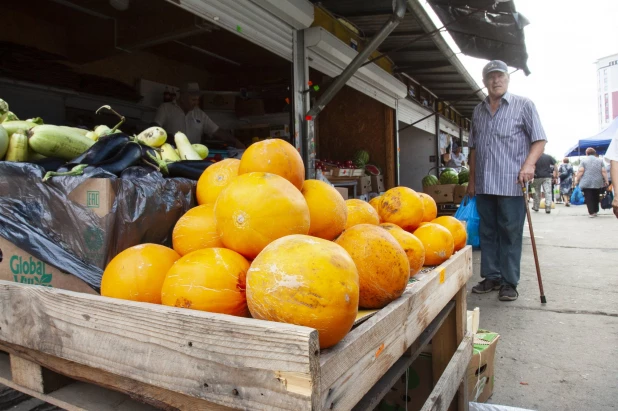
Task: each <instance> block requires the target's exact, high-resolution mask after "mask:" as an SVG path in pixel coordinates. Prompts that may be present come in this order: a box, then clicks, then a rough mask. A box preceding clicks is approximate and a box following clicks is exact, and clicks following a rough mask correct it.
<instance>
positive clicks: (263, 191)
mask: <svg viewBox="0 0 618 411" xmlns="http://www.w3.org/2000/svg"><path fill="white" fill-rule="evenodd" d="M215 221H216V224H217V232H218V233H219V234H220V235H221V241H222V242H223V244H224V245H225V247H227V248H229V249H231V250H234V251H236V252H238V253H240V254H242V255H243V256H245V257H247V258H249V259H253V258H255V257H256V256H257V255H258V254H259V253H260V251H262V250H263V249H264V247H266V246H267V245H268V244H270V243H271V242H273V241H274V240H276V239H278V238H281V237H285V236H286V235H290V234H307V233H308V232H309V226H310V214H309V207H308V206H307V202H306V201H305V198H304V197H303V195H302V194H301V192H300V191H298V190H297V189H296V187H294V186H293V185H292V183H290V182H289V181H287V180H286V179H284V178H283V177H279V176H278V175H275V174H270V173H248V174H242V175H239V176H238V177H236V178H235V179H234V180H233V181H232V182H231V183H230V184H229V185H228V186H227V187H226V188H225V189H224V190H223V191H222V192H221V194H219V198H218V199H217V202H216V204H215Z"/></svg>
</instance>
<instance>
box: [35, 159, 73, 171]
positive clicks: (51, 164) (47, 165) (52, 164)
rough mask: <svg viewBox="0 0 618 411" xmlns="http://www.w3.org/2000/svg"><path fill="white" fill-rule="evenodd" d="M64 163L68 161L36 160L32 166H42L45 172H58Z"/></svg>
mask: <svg viewBox="0 0 618 411" xmlns="http://www.w3.org/2000/svg"><path fill="white" fill-rule="evenodd" d="M64 163H66V160H63V159H61V158H54V157H47V158H42V159H40V160H36V161H33V162H32V164H36V165H37V166H41V167H42V168H43V170H45V171H56V170H58V169H59V168H61V167H62V165H63V164H64ZM67 171H68V169H67Z"/></svg>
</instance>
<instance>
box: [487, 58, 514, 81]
mask: <svg viewBox="0 0 618 411" xmlns="http://www.w3.org/2000/svg"><path fill="white" fill-rule="evenodd" d="M494 71H500V72H502V73H508V72H509V68H508V66H507V65H506V63H505V62H504V61H501V60H492V61H490V62H489V63H487V65H486V66H485V67H483V78H485V77H487V75H488V74H489V73H492V72H494Z"/></svg>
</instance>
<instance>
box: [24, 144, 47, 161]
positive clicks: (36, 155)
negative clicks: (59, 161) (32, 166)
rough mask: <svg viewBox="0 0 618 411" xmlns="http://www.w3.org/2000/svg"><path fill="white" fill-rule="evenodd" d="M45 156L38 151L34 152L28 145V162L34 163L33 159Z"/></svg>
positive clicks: (41, 158)
mask: <svg viewBox="0 0 618 411" xmlns="http://www.w3.org/2000/svg"><path fill="white" fill-rule="evenodd" d="M45 158H47V157H45V156H44V155H42V154H39V153H36V152H34V151H32V149H31V148H30V146H29V145H28V162H30V163H34V162H35V161H39V160H43V159H45Z"/></svg>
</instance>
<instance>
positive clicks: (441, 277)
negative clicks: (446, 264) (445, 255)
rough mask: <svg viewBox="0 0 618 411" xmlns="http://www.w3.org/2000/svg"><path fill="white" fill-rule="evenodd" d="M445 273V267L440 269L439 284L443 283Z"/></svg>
mask: <svg viewBox="0 0 618 411" xmlns="http://www.w3.org/2000/svg"><path fill="white" fill-rule="evenodd" d="M445 274H446V268H441V269H440V284H444V276H445Z"/></svg>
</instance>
